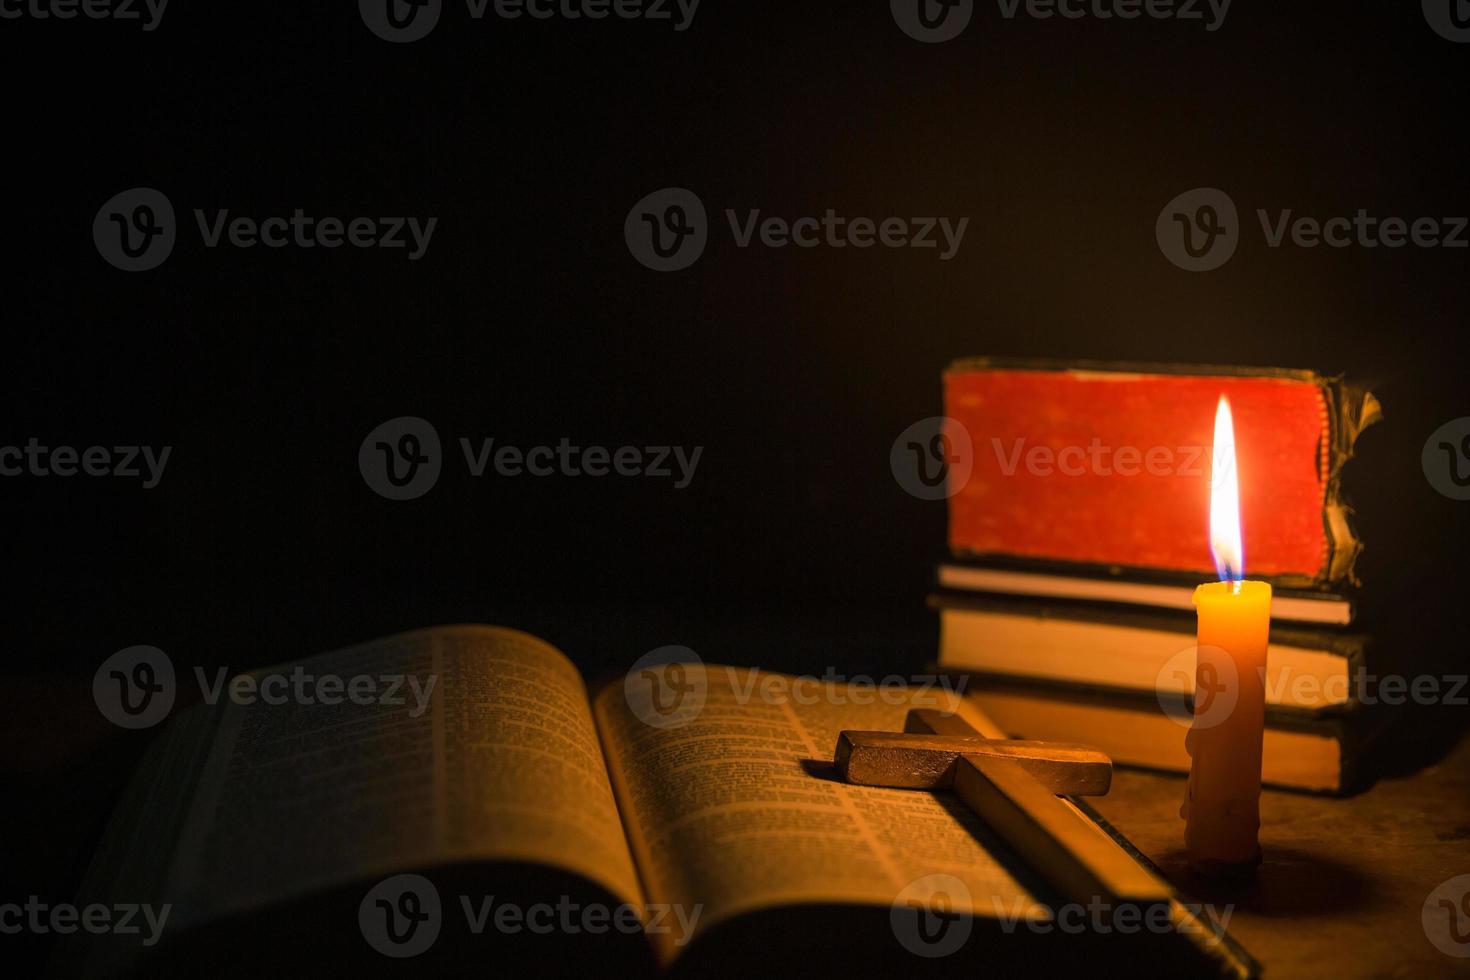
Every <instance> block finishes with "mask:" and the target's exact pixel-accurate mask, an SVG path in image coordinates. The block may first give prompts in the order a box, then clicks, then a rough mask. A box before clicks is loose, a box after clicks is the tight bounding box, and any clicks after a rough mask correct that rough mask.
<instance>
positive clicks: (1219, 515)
mask: <svg viewBox="0 0 1470 980" xmlns="http://www.w3.org/2000/svg"><path fill="white" fill-rule="evenodd" d="M1211 466H1212V467H1213V469H1212V472H1211V479H1210V553H1211V554H1212V555H1213V556H1214V558H1215V571H1217V572H1218V573H1219V575H1220V581H1222V582H1235V583H1239V582H1240V580H1241V579H1243V578H1245V548H1244V547H1243V546H1242V544H1241V540H1240V473H1239V471H1238V470H1237V468H1236V465H1235V422H1234V420H1233V419H1232V418H1231V416H1230V400H1229V399H1228V398H1226V397H1225V396H1224V395H1221V396H1220V405H1219V407H1218V408H1217V409H1215V454H1214V459H1213V461H1212V463H1211ZM1237 590H1238V585H1237Z"/></svg>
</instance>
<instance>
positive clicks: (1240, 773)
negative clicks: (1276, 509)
mask: <svg viewBox="0 0 1470 980" xmlns="http://www.w3.org/2000/svg"><path fill="white" fill-rule="evenodd" d="M1212 468H1213V473H1212V481H1211V489H1210V550H1211V552H1213V553H1214V557H1215V568H1216V570H1217V571H1218V572H1219V575H1220V581H1219V582H1212V583H1210V584H1208V585H1201V586H1200V587H1199V588H1198V589H1196V590H1195V592H1194V605H1195V608H1196V611H1197V612H1198V614H1199V633H1198V647H1197V649H1198V652H1197V654H1196V659H1195V690H1194V720H1193V724H1192V725H1191V727H1190V730H1189V734H1188V735H1187V736H1186V737H1185V742H1184V744H1185V748H1186V749H1187V750H1188V752H1189V755H1190V757H1191V762H1190V766H1189V788H1188V795H1187V796H1186V797H1185V800H1184V806H1183V808H1182V809H1181V810H1180V816H1181V817H1183V818H1184V819H1185V820H1186V821H1187V823H1186V824H1185V830H1184V842H1185V846H1186V848H1187V849H1188V852H1189V861H1190V864H1191V865H1192V866H1193V867H1195V868H1196V869H1198V870H1201V871H1205V872H1215V873H1218V872H1226V873H1228V872H1231V871H1243V870H1248V869H1253V868H1254V867H1255V866H1256V865H1257V864H1259V863H1260V859H1261V848H1260V844H1259V843H1258V841H1257V833H1258V831H1259V830H1260V825H1261V816H1260V801H1261V739H1262V735H1263V732H1264V731H1265V715H1266V707H1265V679H1266V644H1267V640H1268V638H1269V635H1270V631H1271V586H1270V585H1269V584H1267V583H1265V582H1245V581H1242V579H1243V577H1244V572H1243V569H1244V565H1245V561H1244V558H1245V549H1244V548H1243V547H1242V545H1241V534H1240V484H1239V475H1238V472H1237V469H1236V462H1235V426H1234V423H1233V422H1232V420H1231V417H1230V403H1229V402H1228V401H1227V400H1226V399H1225V398H1223V397H1222V398H1221V399H1220V406H1219V408H1218V409H1217V410H1216V413H1215V452H1214V463H1213V467H1212Z"/></svg>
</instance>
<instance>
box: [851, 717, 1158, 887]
mask: <svg viewBox="0 0 1470 980" xmlns="http://www.w3.org/2000/svg"><path fill="white" fill-rule="evenodd" d="M984 724H986V725H987V727H989V728H990V729H991V731H990V732H987V733H986V734H981V733H980V732H978V731H976V730H975V729H974V728H972V727H970V725H969V724H968V723H967V722H966V721H965V720H964V719H962V718H960V717H959V716H958V715H946V714H943V713H942V712H939V711H932V710H924V709H914V710H912V711H910V712H909V715H908V720H907V721H906V722H905V724H904V733H903V734H900V733H897V732H853V731H847V732H843V733H842V734H841V735H840V736H839V737H838V739H837V753H836V758H835V762H836V764H837V771H838V773H840V774H841V776H842V778H843V779H845V780H847V781H848V782H850V783H855V784H858V785H863V786H889V787H896V788H900V789H945V788H952V789H953V790H954V792H955V795H956V796H958V797H959V798H960V799H961V800H963V801H964V802H965V804H966V805H967V806H969V808H970V809H971V810H973V811H974V812H975V813H976V814H977V815H978V816H979V817H980V819H981V820H983V821H985V823H986V825H987V826H989V827H990V829H991V830H992V831H994V832H995V833H996V834H998V835H999V836H1000V837H1001V838H1002V839H1004V840H1005V841H1006V843H1008V844H1010V845H1011V847H1012V848H1014V849H1015V851H1016V853H1017V854H1018V855H1020V857H1021V858H1022V859H1023V860H1024V861H1026V863H1027V864H1028V865H1029V866H1030V867H1031V868H1032V869H1034V870H1035V871H1036V872H1037V873H1039V874H1040V875H1041V876H1042V877H1043V878H1044V879H1045V880H1046V881H1047V883H1048V884H1050V885H1051V886H1052V887H1054V888H1056V889H1057V891H1058V892H1060V893H1061V894H1062V896H1063V897H1064V898H1066V899H1067V900H1068V901H1072V902H1077V903H1079V904H1084V905H1086V904H1090V903H1092V902H1094V901H1100V902H1107V903H1110V904H1112V905H1114V906H1117V905H1121V904H1139V905H1152V904H1156V903H1167V902H1169V900H1170V895H1171V892H1170V891H1169V888H1168V886H1167V885H1165V884H1164V883H1163V882H1162V881H1160V880H1159V879H1158V878H1157V877H1156V876H1155V875H1153V874H1152V873H1151V872H1149V871H1148V869H1146V868H1144V867H1143V866H1142V865H1141V864H1139V863H1138V862H1137V861H1136V860H1134V858H1133V857H1132V856H1131V855H1130V854H1129V853H1128V852H1127V851H1125V850H1123V848H1122V847H1120V846H1119V845H1118V842H1117V841H1115V840H1114V839H1113V838H1112V837H1110V836H1108V834H1107V833H1106V832H1104V831H1103V830H1102V828H1100V827H1099V826H1098V825H1097V824H1096V823H1095V822H1094V821H1093V820H1091V819H1090V818H1088V817H1087V815H1086V814H1084V813H1083V812H1082V811H1080V810H1078V809H1077V808H1076V807H1075V806H1074V805H1073V804H1072V803H1070V802H1068V801H1067V800H1064V799H1061V798H1060V797H1059V796H1058V795H1057V794H1059V793H1060V794H1064V795H1068V796H1083V795H1090V796H1100V795H1102V794H1104V793H1106V792H1107V791H1108V787H1109V786H1110V784H1111V783H1112V776H1113V763H1112V760H1111V759H1109V758H1108V757H1107V756H1106V755H1104V754H1103V753H1101V752H1099V751H1097V750H1096V749H1091V748H1088V747H1087V746H1085V745H1070V744H1065V743H1060V742H1021V741H1011V740H1009V739H1006V738H1005V737H1004V735H1003V733H1001V731H1000V730H999V729H998V728H996V727H995V726H994V725H993V724H992V723H990V722H989V720H988V719H985V721H984ZM987 735H989V736H992V737H987Z"/></svg>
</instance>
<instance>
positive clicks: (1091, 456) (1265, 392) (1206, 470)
mask: <svg viewBox="0 0 1470 980" xmlns="http://www.w3.org/2000/svg"><path fill="white" fill-rule="evenodd" d="M944 381H945V414H946V415H947V416H948V418H949V419H951V420H953V422H955V423H958V425H959V427H961V431H957V432H952V433H951V434H950V435H951V443H952V445H953V446H956V447H958V448H957V449H956V452H957V453H958V454H959V457H960V458H961V460H960V462H958V463H956V462H953V461H952V462H951V467H950V472H951V480H952V486H951V490H952V491H954V492H953V495H952V496H951V497H950V500H949V518H950V520H949V538H950V548H951V550H952V551H953V552H954V553H955V554H956V555H957V556H960V557H964V558H981V559H983V558H986V557H996V558H1011V559H1020V560H1022V561H1026V560H1035V561H1038V562H1046V563H1057V562H1062V563H1075V564H1077V565H1082V566H1105V567H1108V568H1118V567H1121V568H1122V569H1137V570H1149V571H1154V572H1166V573H1179V574H1180V575H1181V576H1182V575H1189V576H1193V577H1195V578H1198V579H1199V580H1202V581H1203V580H1206V579H1209V578H1213V577H1214V575H1215V568H1214V563H1213V559H1212V557H1211V554H1210V546H1209V508H1210V489H1211V479H1212V473H1211V470H1212V465H1211V461H1212V456H1213V445H1212V444H1213V441H1214V422H1215V412H1216V407H1217V405H1218V403H1219V401H1220V398H1221V397H1222V396H1224V397H1226V398H1228V399H1229V402H1230V407H1231V411H1232V414H1233V416H1234V422H1235V446H1236V453H1237V473H1238V479H1239V487H1240V510H1241V526H1242V533H1243V537H1244V544H1245V572H1246V574H1247V575H1248V576H1250V577H1252V578H1262V579H1267V580H1270V581H1274V582H1278V583H1280V584H1282V585H1290V586H1295V587H1318V588H1325V587H1331V586H1338V585H1342V584H1348V583H1351V582H1352V564H1353V560H1354V559H1355V558H1356V556H1357V553H1358V551H1359V550H1360V547H1361V546H1360V545H1359V544H1358V542H1357V540H1356V538H1355V537H1354V536H1353V534H1352V531H1351V528H1350V527H1349V525H1348V522H1347V508H1346V506H1345V505H1344V504H1343V503H1342V501H1341V499H1340V494H1339V488H1338V481H1339V477H1340V472H1341V468H1342V465H1343V464H1344V463H1345V462H1346V461H1347V459H1348V458H1349V457H1350V456H1351V454H1352V446H1353V442H1354V440H1355V439H1356V438H1357V435H1358V433H1359V432H1360V431H1361V430H1362V429H1363V428H1365V427H1366V426H1367V425H1369V424H1371V423H1372V422H1373V421H1374V420H1376V419H1377V418H1378V404H1377V402H1376V400H1375V399H1374V398H1373V396H1372V395H1370V394H1368V393H1366V392H1364V391H1359V390H1356V389H1352V388H1350V387H1348V386H1346V385H1344V384H1342V383H1341V382H1340V381H1338V380H1333V379H1325V378H1322V377H1321V376H1319V375H1316V374H1314V373H1312V372H1308V371H1287V370H1251V369H1235V368H1213V367H1210V368H1207V367H1174V366H1168V367H1163V366H1157V365H1153V366H1147V367H1139V368H1134V367H1131V366H1112V365H1097V364H1074V365H1054V364H1049V363H1036V362H1030V363H1026V362H1003V361H998V360H992V359H977V360H971V361H962V362H959V363H956V364H955V365H953V366H952V367H951V368H950V370H949V371H947V372H946V374H945V378H944ZM966 436H967V437H968V444H969V450H968V454H966V453H965V452H964V451H963V448H964V444H965V442H966V439H965V437H966ZM965 462H968V463H969V465H968V473H966V469H967V467H966V466H965Z"/></svg>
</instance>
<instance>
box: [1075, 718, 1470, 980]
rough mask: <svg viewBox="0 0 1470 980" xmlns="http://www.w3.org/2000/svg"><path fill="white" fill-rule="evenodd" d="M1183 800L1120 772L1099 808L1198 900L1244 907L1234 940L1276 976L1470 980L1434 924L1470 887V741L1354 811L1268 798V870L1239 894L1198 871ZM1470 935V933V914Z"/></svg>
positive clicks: (1351, 803) (1165, 779)
mask: <svg viewBox="0 0 1470 980" xmlns="http://www.w3.org/2000/svg"><path fill="white" fill-rule="evenodd" d="M1183 793H1184V778H1183V777H1182V776H1166V775H1155V774H1152V773H1145V772H1137V771H1128V770H1122V769H1120V770H1118V771H1117V773H1116V774H1115V775H1114V779H1113V788H1112V791H1111V792H1110V793H1109V794H1108V795H1107V796H1105V797H1101V798H1093V799H1091V800H1089V802H1090V803H1092V805H1093V806H1094V807H1095V808H1096V809H1097V810H1098V812H1100V813H1101V814H1102V815H1103V816H1104V817H1106V818H1107V819H1108V820H1109V821H1110V822H1111V823H1113V824H1114V825H1115V826H1117V828H1118V829H1119V830H1120V831H1122V832H1123V834H1124V835H1126V836H1127V837H1128V838H1129V839H1130V840H1132V841H1133V843H1134V844H1135V845H1136V846H1137V847H1138V848H1139V850H1141V851H1143V853H1145V854H1147V855H1148V856H1149V858H1150V859H1152V860H1153V861H1154V863H1155V864H1157V865H1158V866H1159V867H1160V869H1161V870H1162V871H1163V872H1164V874H1165V875H1166V876H1167V877H1168V878H1169V879H1170V880H1171V881H1172V882H1173V883H1174V884H1175V885H1176V886H1178V887H1179V888H1180V890H1181V891H1183V892H1184V893H1185V894H1186V895H1188V896H1189V897H1191V898H1192V899H1194V900H1196V901H1201V902H1213V903H1215V904H1216V906H1217V907H1220V906H1222V905H1223V904H1224V903H1234V904H1235V911H1234V915H1233V917H1232V918H1231V920H1230V924H1229V930H1230V932H1231V933H1232V934H1233V935H1234V936H1235V938H1236V939H1237V940H1239V941H1240V943H1241V944H1242V945H1243V946H1245V948H1246V949H1247V950H1248V951H1249V952H1250V953H1251V955H1253V956H1254V957H1255V958H1256V959H1257V960H1259V961H1260V962H1261V963H1262V965H1263V966H1264V967H1265V975H1266V976H1267V977H1270V978H1273V980H1274V978H1278V977H1282V978H1285V977H1334V978H1335V977H1425V976H1428V977H1436V976H1467V975H1470V941H1467V942H1466V943H1465V944H1464V945H1463V947H1457V948H1463V949H1464V952H1465V953H1466V954H1467V956H1466V958H1463V959H1462V958H1454V957H1451V956H1448V955H1446V954H1445V953H1442V952H1440V950H1439V949H1437V948H1436V947H1435V946H1434V945H1433V944H1432V943H1431V942H1430V940H1429V938H1428V935H1427V933H1426V928H1425V924H1424V919H1423V916H1422V911H1423V908H1424V903H1425V899H1426V898H1428V897H1429V893H1430V892H1431V891H1433V890H1434V889H1435V888H1436V886H1438V885H1440V884H1441V883H1442V882H1445V881H1447V880H1448V879H1450V878H1454V877H1456V876H1458V875H1470V738H1466V739H1464V740H1462V741H1460V743H1459V744H1458V745H1457V746H1456V747H1455V748H1454V749H1452V750H1451V751H1450V753H1449V754H1448V755H1447V756H1446V757H1445V758H1444V759H1442V760H1441V761H1439V762H1438V763H1436V764H1434V765H1431V766H1429V767H1427V768H1424V769H1422V770H1420V771H1419V772H1417V773H1415V774H1414V775H1412V776H1407V777H1400V778H1390V779H1384V780H1381V781H1380V782H1378V783H1377V784H1376V785H1375V786H1373V787H1372V788H1371V789H1369V790H1367V791H1366V792H1364V793H1362V794H1360V795H1358V796H1354V797H1350V798H1347V799H1332V798H1327V797H1319V796H1309V795H1304V794H1298V793H1287V792H1280V791H1273V790H1266V791H1265V793H1264V794H1263V795H1262V799H1261V847H1262V850H1263V852H1264V862H1263V864H1262V865H1261V868H1260V873H1259V875H1258V877H1257V878H1256V880H1255V881H1254V882H1253V883H1250V884H1249V885H1245V886H1238V887H1235V888H1229V887H1221V886H1219V885H1211V884H1210V883H1207V882H1202V881H1201V880H1200V879H1198V878H1196V877H1194V876H1193V875H1191V873H1190V872H1189V870H1188V868H1187V866H1186V864H1185V859H1184V851H1183V848H1184V824H1183V822H1182V821H1181V820H1180V819H1179V802H1180V799H1181V798H1182V795H1183ZM1466 881H1467V883H1470V878H1467V880H1466ZM1462 894H1463V893H1462V892H1460V891H1459V889H1456V894H1455V895H1453V896H1452V900H1455V901H1458V900H1460V898H1461V895H1462ZM1465 907H1466V908H1467V910H1470V900H1467V901H1466V902H1465ZM1441 915H1442V916H1443V918H1441V919H1436V920H1435V921H1436V923H1437V928H1439V929H1440V930H1441V931H1440V935H1441V936H1445V937H1448V935H1449V922H1448V915H1447V913H1441ZM1460 928H1461V929H1464V930H1465V931H1466V932H1470V912H1467V914H1463V915H1461V917H1460ZM1445 941H1450V940H1448V939H1446V940H1445Z"/></svg>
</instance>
